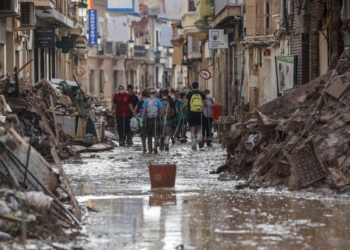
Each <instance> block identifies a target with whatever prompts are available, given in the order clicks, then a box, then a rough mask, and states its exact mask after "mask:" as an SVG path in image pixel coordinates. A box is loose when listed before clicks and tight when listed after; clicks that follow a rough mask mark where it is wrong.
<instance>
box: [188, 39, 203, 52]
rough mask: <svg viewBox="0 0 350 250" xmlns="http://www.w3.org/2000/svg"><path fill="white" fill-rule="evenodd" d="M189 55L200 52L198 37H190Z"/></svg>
mask: <svg viewBox="0 0 350 250" xmlns="http://www.w3.org/2000/svg"><path fill="white" fill-rule="evenodd" d="M187 42H188V45H187V47H188V53H191V52H199V51H200V50H199V42H198V39H197V37H191V36H189V37H188V40H187Z"/></svg>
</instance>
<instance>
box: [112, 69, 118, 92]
mask: <svg viewBox="0 0 350 250" xmlns="http://www.w3.org/2000/svg"><path fill="white" fill-rule="evenodd" d="M117 88H118V70H113V91H112V92H113V93H114V91H115V90H116V89H117Z"/></svg>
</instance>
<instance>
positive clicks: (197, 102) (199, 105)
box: [190, 92, 204, 113]
mask: <svg viewBox="0 0 350 250" xmlns="http://www.w3.org/2000/svg"><path fill="white" fill-rule="evenodd" d="M190 106H191V108H190V111H191V112H198V113H200V112H203V106H204V104H203V99H202V96H201V95H200V94H199V93H198V92H195V93H193V95H192V97H191V101H190Z"/></svg>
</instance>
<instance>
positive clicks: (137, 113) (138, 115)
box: [133, 89, 152, 153]
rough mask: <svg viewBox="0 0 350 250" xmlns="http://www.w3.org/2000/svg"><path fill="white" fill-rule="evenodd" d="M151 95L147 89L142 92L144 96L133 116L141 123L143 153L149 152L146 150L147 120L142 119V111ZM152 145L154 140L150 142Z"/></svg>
mask: <svg viewBox="0 0 350 250" xmlns="http://www.w3.org/2000/svg"><path fill="white" fill-rule="evenodd" d="M148 96H149V93H148V90H147V89H144V90H143V91H142V96H141V100H140V101H139V102H138V103H137V105H136V107H135V109H134V111H133V115H134V117H136V118H137V119H138V121H139V132H140V137H141V142H142V149H143V153H146V152H147V148H146V138H147V133H146V119H142V117H141V116H142V111H143V109H144V108H143V107H142V106H143V103H144V102H145V101H146V99H147V98H148ZM150 141H151V142H150V143H151V144H152V138H151V140H150Z"/></svg>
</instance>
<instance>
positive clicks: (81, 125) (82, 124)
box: [76, 117, 87, 139]
mask: <svg viewBox="0 0 350 250" xmlns="http://www.w3.org/2000/svg"><path fill="white" fill-rule="evenodd" d="M86 126H87V119H84V118H81V117H79V119H78V129H77V137H76V139H83V138H84V137H85V132H86Z"/></svg>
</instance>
